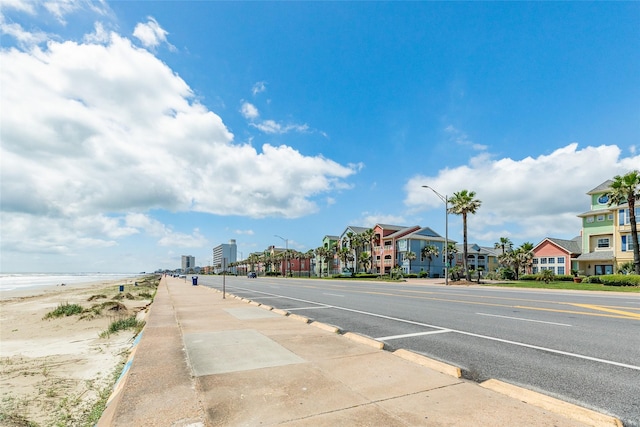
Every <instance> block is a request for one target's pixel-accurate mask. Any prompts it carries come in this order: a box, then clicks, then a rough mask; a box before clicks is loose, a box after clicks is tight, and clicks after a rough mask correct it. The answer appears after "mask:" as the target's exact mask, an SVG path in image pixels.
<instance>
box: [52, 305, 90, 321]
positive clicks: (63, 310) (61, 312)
mask: <svg viewBox="0 0 640 427" xmlns="http://www.w3.org/2000/svg"><path fill="white" fill-rule="evenodd" d="M83 311H84V308H82V306H80V305H78V304H69V303H68V302H65V303H64V304H60V305H59V306H58V307H56V309H55V310H53V311H50V312H49V313H47V315H46V316H44V318H45V319H51V318H54V317H62V316H73V315H74V314H80V313H82V312H83Z"/></svg>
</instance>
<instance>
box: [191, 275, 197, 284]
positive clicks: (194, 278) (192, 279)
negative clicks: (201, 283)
mask: <svg viewBox="0 0 640 427" xmlns="http://www.w3.org/2000/svg"><path fill="white" fill-rule="evenodd" d="M191 283H193V286H198V276H193V277H192V278H191Z"/></svg>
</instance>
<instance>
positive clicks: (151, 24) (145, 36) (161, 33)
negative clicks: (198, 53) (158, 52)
mask: <svg viewBox="0 0 640 427" xmlns="http://www.w3.org/2000/svg"><path fill="white" fill-rule="evenodd" d="M147 19H148V20H147V22H146V23H139V24H138V25H136V28H135V29H134V30H133V36H134V37H135V38H137V39H138V40H140V43H142V45H143V46H144V47H146V48H156V47H158V46H159V45H160V44H162V43H166V44H167V46H168V47H169V49H171V50H174V49H175V47H174V46H172V45H171V44H170V43H169V42H168V41H167V34H169V33H168V32H167V31H166V30H165V29H164V28H162V27H161V26H160V24H158V22H157V21H156V20H155V19H154V18H152V17H149V18H147Z"/></svg>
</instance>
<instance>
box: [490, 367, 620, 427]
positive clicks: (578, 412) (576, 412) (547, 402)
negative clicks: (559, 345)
mask: <svg viewBox="0 0 640 427" xmlns="http://www.w3.org/2000/svg"><path fill="white" fill-rule="evenodd" d="M480 386H481V387H484V388H486V389H488V390H491V391H494V392H496V393H500V394H504V395H505V396H509V397H511V398H514V399H518V400H521V401H523V402H524V403H527V404H529V405H533V406H537V407H538V408H542V409H545V410H547V411H551V412H554V413H556V414H559V415H563V416H565V417H567V418H571V419H574V420H576V421H579V422H581V423H584V424H587V425H590V426H593V427H601V426H612V427H623V424H622V421H620V420H619V419H617V418H615V417H611V416H609V415H604V414H601V413H599V412H596V411H592V410H591V409H586V408H583V407H582V406H578V405H574V404H572V403H568V402H565V401H563V400H559V399H556V398H553V397H550V396H547V395H545V394H542V393H538V392H535V391H531V390H528V389H526V388H522V387H518V386H515V385H512V384H509V383H505V382H503V381H499V380H494V379H490V380H487V381H484V382H482V383H480Z"/></svg>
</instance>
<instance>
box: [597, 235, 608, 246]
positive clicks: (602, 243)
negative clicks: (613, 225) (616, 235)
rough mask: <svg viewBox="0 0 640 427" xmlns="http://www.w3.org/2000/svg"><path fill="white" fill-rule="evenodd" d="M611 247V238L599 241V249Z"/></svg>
mask: <svg viewBox="0 0 640 427" xmlns="http://www.w3.org/2000/svg"><path fill="white" fill-rule="evenodd" d="M608 247H609V238H608V237H607V238H603V239H598V248H600V249H602V248H608Z"/></svg>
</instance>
